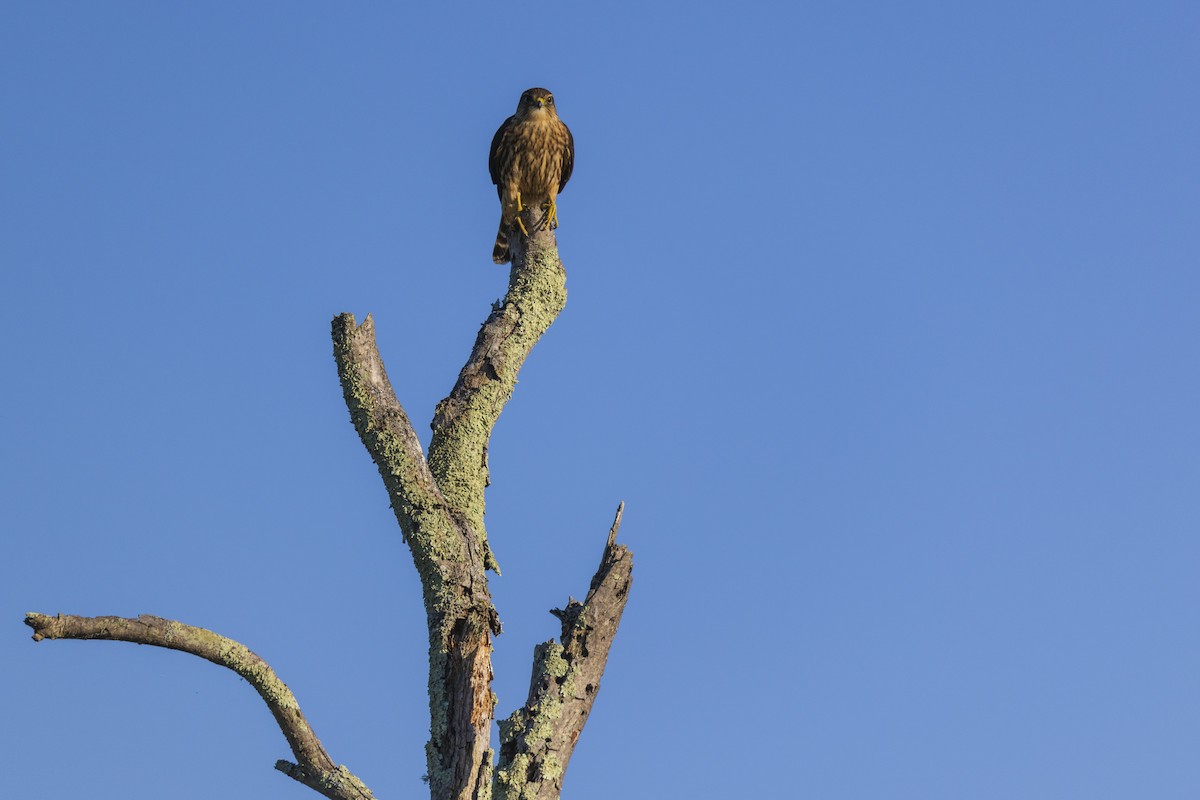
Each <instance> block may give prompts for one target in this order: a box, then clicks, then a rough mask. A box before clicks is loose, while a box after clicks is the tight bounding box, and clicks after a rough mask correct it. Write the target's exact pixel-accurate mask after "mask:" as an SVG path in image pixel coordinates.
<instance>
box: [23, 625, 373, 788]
mask: <svg viewBox="0 0 1200 800" xmlns="http://www.w3.org/2000/svg"><path fill="white" fill-rule="evenodd" d="M25 624H26V625H28V626H29V627H30V628H33V640H34V641H35V642H40V641H42V640H43V639H107V640H110V641H116V642H133V643H135V644H148V645H152V646H154V647H165V648H167V649H170V650H178V651H180V652H183V653H191V654H192V655H194V656H199V657H200V658H203V659H205V660H207V661H211V662H212V663H214V664H217V665H218V666H222V667H226V668H228V669H231V670H233V671H234V672H236V673H237V674H238V675H241V676H242V677H243V678H245V679H246V682H247V683H249V684H250V685H251V686H252V687H254V691H256V692H258V695H259V697H261V698H262V699H263V702H265V703H266V704H267V708H269V709H270V710H271V715H272V716H273V717H275V722H276V723H278V725H279V729H280V730H281V731H283V735H284V737H285V738H286V739H287V742H288V746H289V747H291V749H292V755H293V756H295V758H296V763H295V764H293V763H291V762H289V761H278V762H276V764H275V767H276V769H278V770H280V771H281V772H283V773H285V774H287V775H288V776H290V777H292V778H294V779H296V780H298V781H300V782H301V783H303V784H304V785H305V786H308V787H310V788H312V789H315V790H317V791H318V792H320V793H321V794H323V795H325V796H326V797H328V798H330V800H373V795H372V794H371V792H370V790H369V789H367V787H366V786H365V785H364V784H363V782H362V781H360V780H359V779H358V778H356V777H355V776H354V775H353V774H351V772H350V770H348V769H346V768H345V767H343V766H338V765H335V764H334V763H333V759H331V758H330V757H329V754H328V753H327V752H325V748H324V747H322V746H321V741H320V740H319V739H317V735H316V733H314V732H313V729H312V727H311V726H310V725H309V724H308V721H307V720H306V719H305V718H304V714H303V713H301V711H300V704H299V703H297V702H296V696H295V695H293V694H292V690H291V689H289V688H288V687H287V684H285V683H284V682H283V681H281V680H280V679H279V676H277V675H276V674H275V671H274V670H272V669H271V667H270V666H269V665H268V664H267V662H265V661H263V660H262V659H261V658H259V657H258V656H257V655H255V654H254V653H252V652H251V651H250V649H249V648H247V647H246V646H245V645H243V644H240V643H238V642H235V641H234V640H233V639H228V638H226V637H224V636H221V635H219V634H216V633H213V632H212V631H210V630H206V629H205V628H197V627H195V626H193V625H184V624H183V623H182V622H175V621H174V620H169V619H162V618H160V617H152V616H149V615H146V614H143V615H142V616H139V617H137V618H136V619H128V618H125V617H75V616H71V615H68V614H59V615H57V616H53V617H52V616H48V615H46V614H33V613H30V614H26V615H25Z"/></svg>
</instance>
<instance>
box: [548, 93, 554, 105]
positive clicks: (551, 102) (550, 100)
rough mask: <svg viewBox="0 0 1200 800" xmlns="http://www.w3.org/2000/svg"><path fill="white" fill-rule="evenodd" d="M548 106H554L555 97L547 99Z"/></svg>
mask: <svg viewBox="0 0 1200 800" xmlns="http://www.w3.org/2000/svg"><path fill="white" fill-rule="evenodd" d="M546 105H548V106H552V105H554V95H550V96H549V97H547V98H546Z"/></svg>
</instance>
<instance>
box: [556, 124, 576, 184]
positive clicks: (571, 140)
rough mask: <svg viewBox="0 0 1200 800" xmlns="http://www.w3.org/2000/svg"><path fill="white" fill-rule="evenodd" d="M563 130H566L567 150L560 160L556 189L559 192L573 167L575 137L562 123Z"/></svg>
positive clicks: (569, 178) (568, 178)
mask: <svg viewBox="0 0 1200 800" xmlns="http://www.w3.org/2000/svg"><path fill="white" fill-rule="evenodd" d="M563 130H565V131H566V132H567V152H566V153H565V154H564V155H563V162H562V177H561V178H559V180H558V190H559V191H560V192H561V191H562V190H563V187H565V186H566V185H567V181H569V180H571V170H573V169H575V137H574V136H572V135H571V129H570V128H568V127H567V125H566V123H565V122H564V123H563Z"/></svg>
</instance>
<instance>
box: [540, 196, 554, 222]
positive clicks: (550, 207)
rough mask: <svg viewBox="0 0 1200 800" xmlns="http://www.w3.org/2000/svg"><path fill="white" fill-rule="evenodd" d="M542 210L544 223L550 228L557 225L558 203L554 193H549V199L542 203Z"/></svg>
mask: <svg viewBox="0 0 1200 800" xmlns="http://www.w3.org/2000/svg"><path fill="white" fill-rule="evenodd" d="M542 210H543V211H544V212H545V214H546V216H545V224H546V225H549V226H550V230H554V229H555V228H557V227H558V203H557V202H556V201H555V198H554V195H550V199H548V200H547V201H546V202H544V203H542Z"/></svg>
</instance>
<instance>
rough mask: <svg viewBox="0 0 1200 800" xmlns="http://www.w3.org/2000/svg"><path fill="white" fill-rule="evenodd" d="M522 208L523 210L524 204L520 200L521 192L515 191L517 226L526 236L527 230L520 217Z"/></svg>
mask: <svg viewBox="0 0 1200 800" xmlns="http://www.w3.org/2000/svg"><path fill="white" fill-rule="evenodd" d="M524 210H525V204H524V203H522V202H521V193H520V192H517V216H516V220H517V227H518V228H520V229H521V233H523V234H525V235H526V236H528V235H529V231H528V230H527V229H526V228H525V221H524V220H523V219H521V212H522V211H524Z"/></svg>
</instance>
